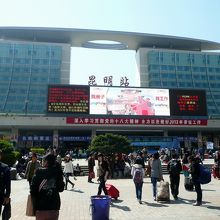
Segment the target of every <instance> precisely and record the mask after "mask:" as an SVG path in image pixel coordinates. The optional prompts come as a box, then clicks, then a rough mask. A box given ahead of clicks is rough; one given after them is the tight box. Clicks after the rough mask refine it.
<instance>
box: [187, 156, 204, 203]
mask: <svg viewBox="0 0 220 220" xmlns="http://www.w3.org/2000/svg"><path fill="white" fill-rule="evenodd" d="M189 163H190V166H189V172H190V174H191V176H192V182H193V185H194V186H195V191H196V194H197V198H196V202H195V203H193V205H194V206H200V205H202V189H201V184H200V182H199V176H200V159H199V158H196V157H194V156H189Z"/></svg>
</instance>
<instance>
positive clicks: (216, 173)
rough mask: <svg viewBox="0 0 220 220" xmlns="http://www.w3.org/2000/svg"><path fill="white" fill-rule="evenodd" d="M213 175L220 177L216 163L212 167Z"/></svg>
mask: <svg viewBox="0 0 220 220" xmlns="http://www.w3.org/2000/svg"><path fill="white" fill-rule="evenodd" d="M212 175H213V177H214V178H218V179H219V178H220V174H219V167H218V166H217V165H214V166H213V167H212Z"/></svg>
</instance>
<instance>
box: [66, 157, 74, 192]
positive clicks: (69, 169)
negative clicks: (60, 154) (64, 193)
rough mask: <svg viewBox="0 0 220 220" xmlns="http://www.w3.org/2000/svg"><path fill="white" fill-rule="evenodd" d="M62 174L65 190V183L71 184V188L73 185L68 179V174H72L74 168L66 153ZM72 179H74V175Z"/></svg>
mask: <svg viewBox="0 0 220 220" xmlns="http://www.w3.org/2000/svg"><path fill="white" fill-rule="evenodd" d="M63 172H64V176H65V190H67V185H68V183H70V184H71V185H72V188H73V187H74V185H75V184H74V183H73V182H72V181H71V180H70V179H69V177H70V176H73V175H74V169H73V163H72V160H71V158H70V155H69V154H68V155H66V157H65V165H64V170H63ZM74 179H76V178H75V177H74Z"/></svg>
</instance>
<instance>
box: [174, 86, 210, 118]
mask: <svg viewBox="0 0 220 220" xmlns="http://www.w3.org/2000/svg"><path fill="white" fill-rule="evenodd" d="M170 100H171V105H170V107H171V108H170V114H171V115H173V116H206V115H207V107H206V94H205V91H204V90H182V89H178V90H177V89H170Z"/></svg>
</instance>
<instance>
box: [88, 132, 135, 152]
mask: <svg viewBox="0 0 220 220" xmlns="http://www.w3.org/2000/svg"><path fill="white" fill-rule="evenodd" d="M89 151H94V152H101V153H103V154H111V153H129V152H131V151H132V146H131V145H130V142H129V140H128V139H127V137H125V136H122V135H117V134H112V133H106V134H102V135H98V136H95V137H94V138H93V140H92V142H91V146H90V147H89Z"/></svg>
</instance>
